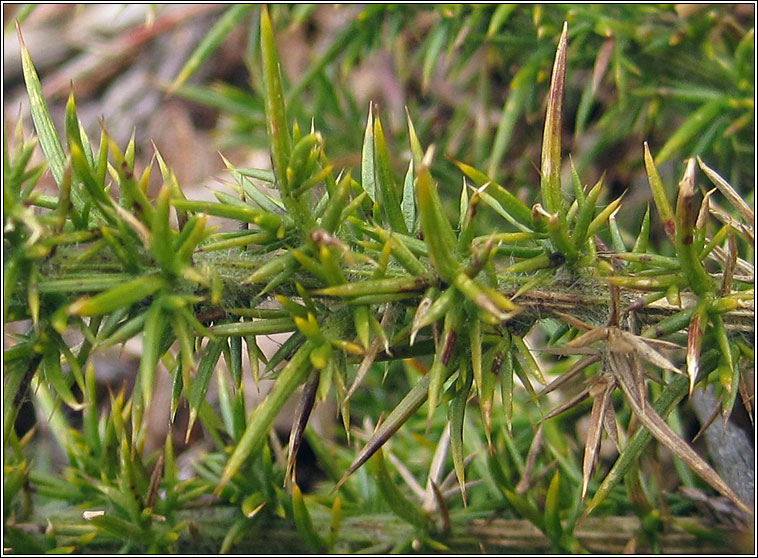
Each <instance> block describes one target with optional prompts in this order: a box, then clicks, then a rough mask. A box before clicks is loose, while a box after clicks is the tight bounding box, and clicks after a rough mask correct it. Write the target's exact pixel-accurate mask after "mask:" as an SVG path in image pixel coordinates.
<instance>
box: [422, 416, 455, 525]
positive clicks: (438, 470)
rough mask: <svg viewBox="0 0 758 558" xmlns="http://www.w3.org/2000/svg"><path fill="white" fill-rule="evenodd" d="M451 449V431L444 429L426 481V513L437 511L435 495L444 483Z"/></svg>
mask: <svg viewBox="0 0 758 558" xmlns="http://www.w3.org/2000/svg"><path fill="white" fill-rule="evenodd" d="M449 448H450V429H449V428H444V429H443V430H442V436H440V441H439V442H438V443H437V448H436V449H435V450H434V456H432V463H431V464H430V465H429V474H428V476H427V481H426V492H425V495H424V505H423V507H424V509H425V510H426V511H435V510H436V509H437V505H438V504H439V502H438V501H437V495H436V493H435V489H436V487H438V486H439V484H440V483H441V482H442V479H443V477H442V475H443V473H444V467H445V462H446V460H447V454H448V450H449Z"/></svg>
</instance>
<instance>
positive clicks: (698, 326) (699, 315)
mask: <svg viewBox="0 0 758 558" xmlns="http://www.w3.org/2000/svg"><path fill="white" fill-rule="evenodd" d="M707 320H708V317H707V315H706V312H705V307H704V306H702V305H701V307H700V308H698V310H697V311H696V312H695V315H694V316H692V320H691V321H690V326H689V328H688V329H687V376H689V379H690V397H691V396H692V391H693V390H694V389H695V382H696V381H697V375H698V372H699V371H700V347H701V346H702V343H703V332H704V331H705V325H706V321H707Z"/></svg>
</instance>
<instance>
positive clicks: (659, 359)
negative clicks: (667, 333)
mask: <svg viewBox="0 0 758 558" xmlns="http://www.w3.org/2000/svg"><path fill="white" fill-rule="evenodd" d="M621 335H622V337H623V339H624V341H626V342H628V343H629V344H630V345H632V347H634V349H635V350H636V352H637V354H638V355H640V356H641V357H642V358H644V359H645V360H646V361H648V362H649V363H650V364H653V365H655V366H658V367H659V368H663V369H664V370H669V371H671V372H675V373H676V374H681V373H682V371H681V370H679V369H678V368H677V367H676V366H674V365H673V364H672V363H671V361H670V360H669V359H667V358H666V357H664V356H663V355H661V354H660V353H659V352H658V351H655V350H654V349H653V348H652V347H651V346H650V344H648V343H647V341H648V340H647V339H643V338H641V337H637V336H636V335H633V334H631V333H629V332H626V331H623V332H621ZM677 348H678V347H677Z"/></svg>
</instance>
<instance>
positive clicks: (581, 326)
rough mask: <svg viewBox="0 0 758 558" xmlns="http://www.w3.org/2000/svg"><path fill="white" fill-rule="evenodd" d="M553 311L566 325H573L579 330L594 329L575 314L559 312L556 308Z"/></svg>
mask: <svg viewBox="0 0 758 558" xmlns="http://www.w3.org/2000/svg"><path fill="white" fill-rule="evenodd" d="M553 313H554V314H555V315H556V316H558V317H559V318H560V319H562V320H563V321H565V322H566V323H567V324H568V325H570V326H573V327H575V328H576V329H578V330H579V331H590V330H592V329H594V326H592V325H590V324H588V323H587V322H584V321H582V320H580V319H579V318H577V317H576V316H572V315H571V314H566V313H565V312H559V311H558V310H553Z"/></svg>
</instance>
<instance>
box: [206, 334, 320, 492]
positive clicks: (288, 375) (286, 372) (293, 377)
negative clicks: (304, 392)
mask: <svg viewBox="0 0 758 558" xmlns="http://www.w3.org/2000/svg"><path fill="white" fill-rule="evenodd" d="M313 348H314V347H313V344H312V342H311V341H306V342H305V343H304V344H303V345H302V346H301V347H300V348H299V349H298V350H297V352H296V353H295V354H294V355H293V356H292V358H291V359H290V361H289V362H288V363H287V365H286V366H285V367H284V368H283V369H282V371H281V372H280V373H279V377H278V378H277V379H276V383H275V384H274V387H273V389H272V390H271V392H269V394H268V395H267V396H266V399H265V400H264V401H263V403H261V404H260V405H259V406H258V407H257V408H256V409H255V411H254V412H253V414H252V416H251V417H250V420H249V421H248V424H247V428H246V429H245V432H244V433H243V434H242V437H241V438H240V440H239V442H238V443H237V445H236V446H235V448H234V451H233V452H232V455H231V456H230V457H229V461H227V463H226V465H225V466H224V470H223V473H222V475H221V479H220V480H219V483H218V485H217V486H216V490H215V491H214V493H215V494H216V495H218V494H219V493H220V492H221V490H222V489H223V488H224V487H225V486H226V485H227V484H228V483H229V481H230V480H231V479H232V477H233V476H234V475H235V474H236V473H237V471H238V470H239V468H240V467H241V466H242V464H243V463H244V461H245V460H246V459H247V458H248V457H249V456H250V454H252V453H253V452H254V450H256V449H258V448H259V447H260V444H262V443H263V441H264V440H265V437H266V435H267V434H268V430H269V428H270V427H271V424H272V423H273V422H274V419H275V418H276V415H277V414H279V411H280V410H281V408H282V406H283V405H284V403H285V402H286V401H287V399H289V397H290V395H292V393H293V392H294V391H295V389H297V387H298V386H299V385H300V384H301V383H302V381H303V379H304V378H305V377H306V374H307V373H308V371H309V370H310V361H309V356H310V352H311V350H312V349H313Z"/></svg>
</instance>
